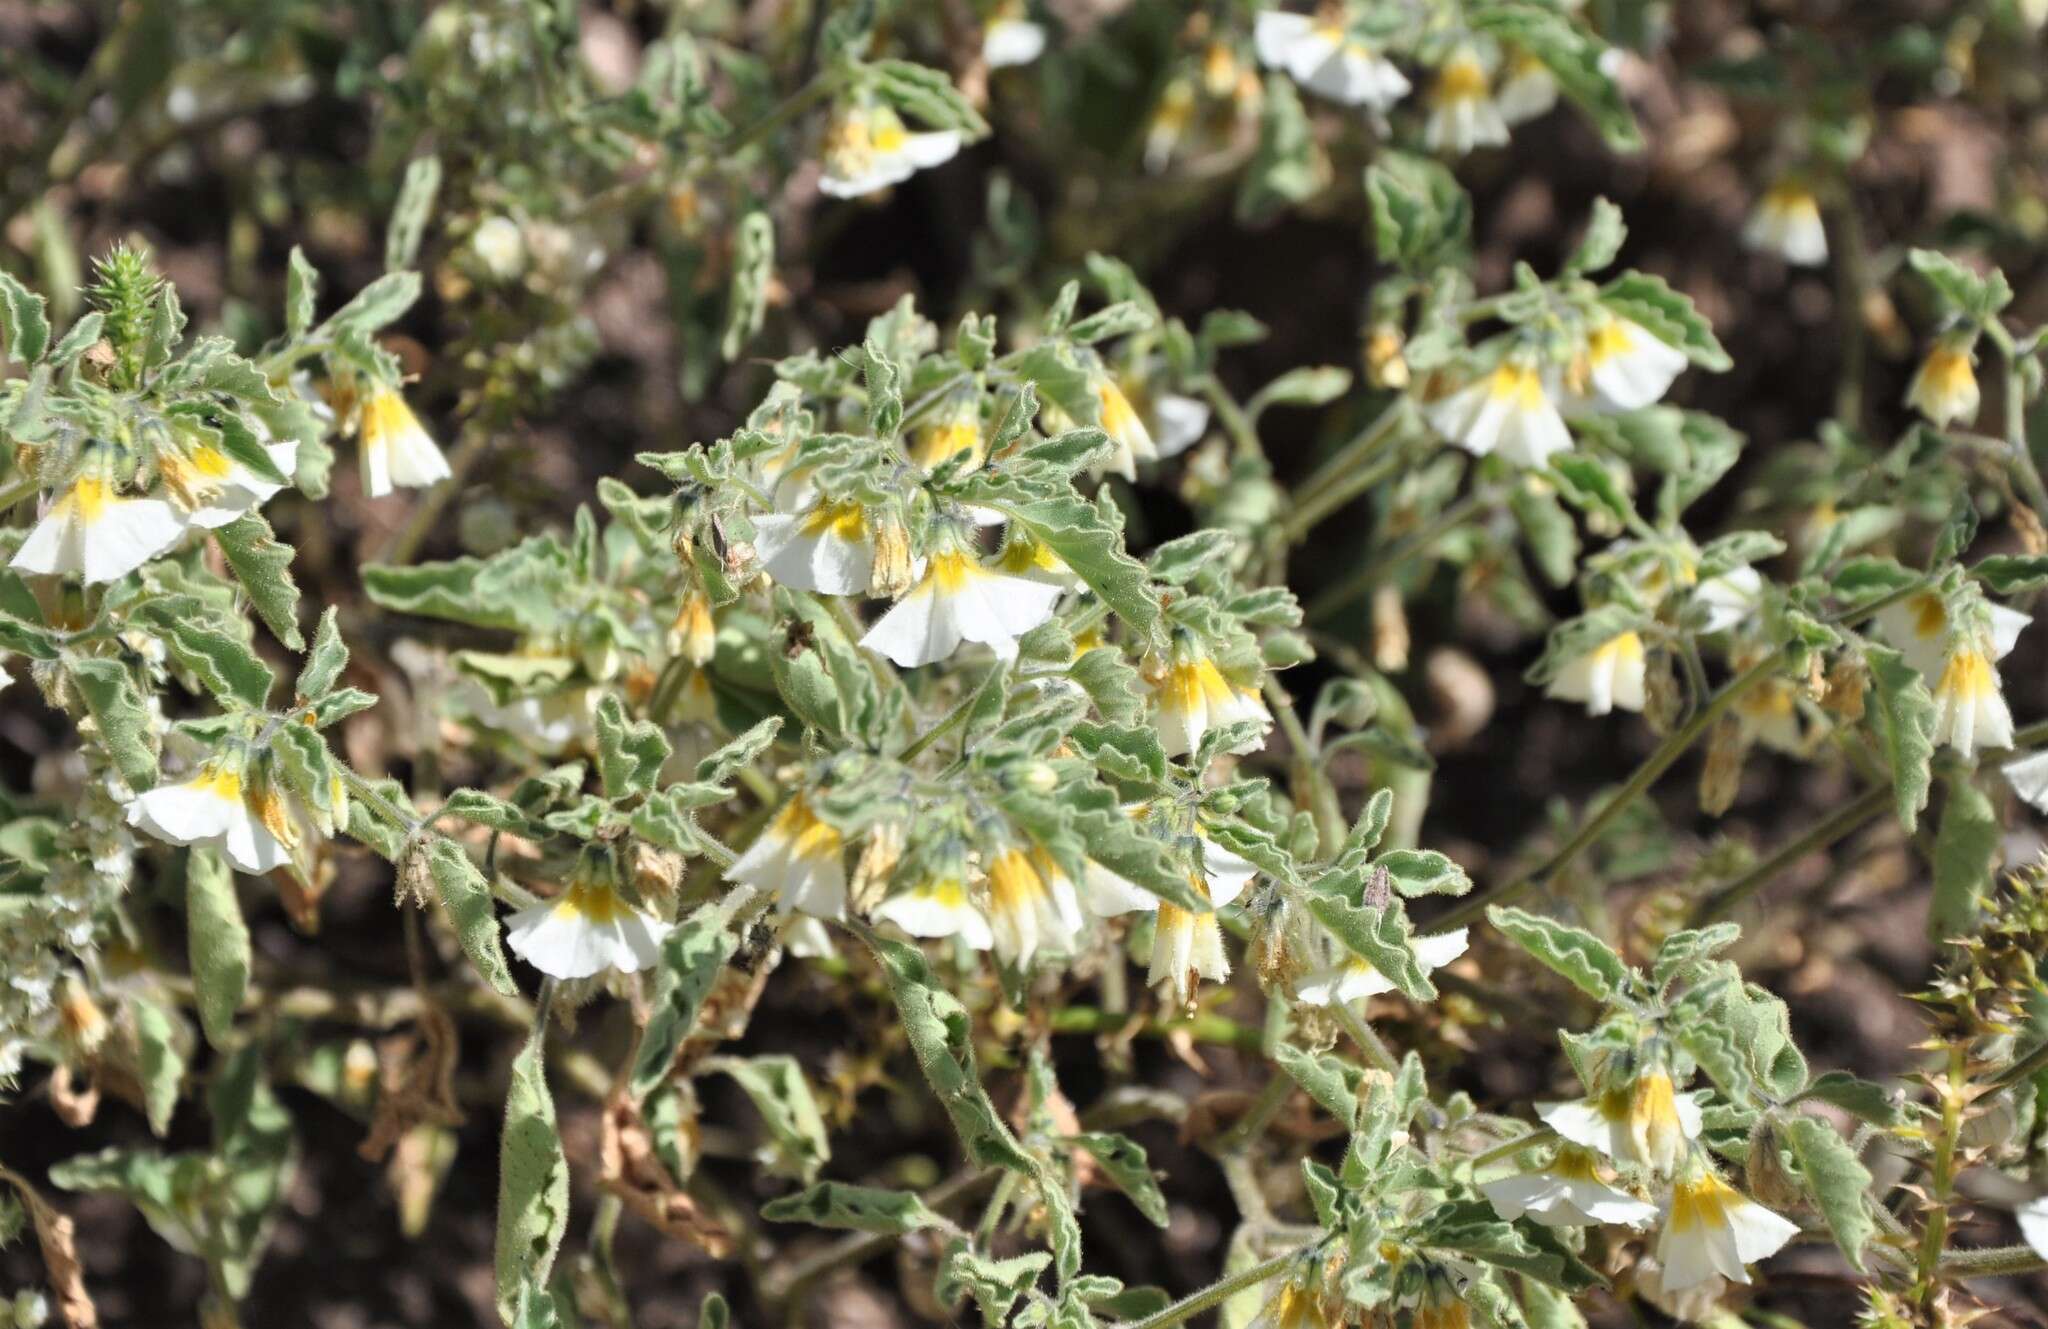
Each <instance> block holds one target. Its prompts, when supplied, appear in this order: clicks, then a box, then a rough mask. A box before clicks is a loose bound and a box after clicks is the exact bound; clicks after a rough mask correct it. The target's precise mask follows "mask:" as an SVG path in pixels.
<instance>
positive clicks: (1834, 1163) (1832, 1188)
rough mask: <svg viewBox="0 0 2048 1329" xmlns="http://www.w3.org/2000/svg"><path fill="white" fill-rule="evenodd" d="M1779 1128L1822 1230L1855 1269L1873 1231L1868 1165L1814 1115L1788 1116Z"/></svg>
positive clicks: (1875, 1230)
mask: <svg viewBox="0 0 2048 1329" xmlns="http://www.w3.org/2000/svg"><path fill="white" fill-rule="evenodd" d="M1784 1127H1785V1144H1786V1145H1787V1147H1788V1148H1789V1149H1790V1150H1791V1153H1792V1159H1793V1162H1794V1163H1795V1164H1796V1166H1797V1167H1798V1169H1799V1174H1800V1177H1801V1178H1802V1179H1803V1180H1804V1181H1805V1183H1806V1188H1807V1190H1808V1191H1809V1192H1811V1193H1812V1195H1813V1198H1814V1202H1815V1204H1816V1205H1817V1206H1818V1207H1819V1209H1820V1213H1821V1217H1822V1218H1824V1219H1826V1220H1827V1225H1828V1231H1830V1232H1832V1233H1834V1235H1835V1244H1836V1245H1837V1246H1839V1247H1841V1248H1842V1254H1843V1255H1845V1256H1847V1257H1848V1260H1849V1264H1850V1265H1851V1266H1852V1267H1853V1268H1855V1269H1856V1270H1858V1271H1859V1272H1860V1271H1861V1270H1862V1268H1863V1247H1864V1245H1865V1244H1866V1243H1868V1242H1869V1240H1870V1239H1871V1238H1872V1237H1873V1236H1875V1235H1876V1234H1877V1222H1876V1220H1875V1219H1873V1218H1872V1217H1871V1216H1870V1202H1869V1191H1870V1180H1871V1178H1870V1169H1868V1168H1866V1167H1864V1166H1863V1164H1862V1162H1861V1161H1860V1160H1859V1159H1858V1158H1857V1157H1856V1151H1855V1150H1854V1149H1852V1148H1850V1147H1849V1142H1848V1141H1847V1140H1844V1139H1843V1138H1842V1137H1841V1135H1840V1134H1838V1133H1837V1132H1836V1131H1835V1128H1834V1127H1832V1126H1830V1125H1828V1124H1827V1123H1826V1122H1824V1121H1821V1120H1819V1119H1818V1118H1815V1117H1805V1116H1799V1117H1792V1118H1790V1119H1788V1120H1787V1121H1785V1123H1784Z"/></svg>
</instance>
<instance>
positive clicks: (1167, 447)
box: [1151, 392, 1209, 458]
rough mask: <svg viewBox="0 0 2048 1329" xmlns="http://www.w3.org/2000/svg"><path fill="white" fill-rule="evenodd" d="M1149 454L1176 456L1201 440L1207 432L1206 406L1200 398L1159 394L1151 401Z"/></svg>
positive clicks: (1207, 414) (1178, 394) (1207, 415)
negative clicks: (1151, 443) (1151, 427)
mask: <svg viewBox="0 0 2048 1329" xmlns="http://www.w3.org/2000/svg"><path fill="white" fill-rule="evenodd" d="M1152 423H1153V425H1154V426H1156V427H1155V428H1154V429H1153V430H1152V431H1151V432H1152V440H1153V451H1155V452H1157V453H1158V454H1159V456H1160V457H1162V458H1165V457H1178V456H1179V455H1180V454H1181V453H1183V452H1186V451H1187V450H1188V449H1189V448H1191V447H1193V446H1195V444H1197V443H1199V442H1201V441H1202V435H1204V434H1206V433H1208V432H1209V403H1207V402H1205V401H1203V400H1202V399H1201V398H1200V397H1189V396H1186V395H1184V394H1182V393H1178V392H1162V393H1160V394H1159V395H1158V396H1157V397H1156V398H1154V399H1153V402H1152Z"/></svg>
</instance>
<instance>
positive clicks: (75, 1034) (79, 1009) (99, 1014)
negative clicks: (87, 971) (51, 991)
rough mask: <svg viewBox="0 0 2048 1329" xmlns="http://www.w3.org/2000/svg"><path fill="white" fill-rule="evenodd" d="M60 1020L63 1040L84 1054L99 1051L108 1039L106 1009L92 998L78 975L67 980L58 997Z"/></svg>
mask: <svg viewBox="0 0 2048 1329" xmlns="http://www.w3.org/2000/svg"><path fill="white" fill-rule="evenodd" d="M57 1020H58V1023H59V1025H60V1027H61V1028H62V1029H63V1031H64V1041H65V1042H66V1043H68V1044H70V1045H71V1046H72V1047H74V1048H76V1049H77V1050H78V1051H79V1053H80V1054H81V1055H83V1056H88V1057H89V1056H91V1055H92V1054H93V1053H95V1052H97V1051H99V1046H100V1044H102V1043H104V1042H106V1040H107V1013H106V1012H105V1011H103V1010H101V1009H100V1006H99V1003H98V1002H96V1001H94V1000H93V999H92V993H90V992H88V991H86V988H85V984H83V983H81V982H79V981H78V980H77V979H75V978H67V979H65V980H64V990H63V993H62V994H61V995H60V996H59V997H58V999H57Z"/></svg>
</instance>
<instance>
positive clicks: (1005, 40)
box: [981, 0, 1045, 69]
mask: <svg viewBox="0 0 2048 1329" xmlns="http://www.w3.org/2000/svg"><path fill="white" fill-rule="evenodd" d="M1043 54H1045V28H1044V27H1043V26H1042V25H1041V24H1037V23H1033V22H1032V21H1031V20H1030V19H1029V18H1028V17H1026V16H1025V11H1024V6H1023V5H1022V4H1021V3H1018V2H1017V0H1002V3H1000V4H998V5H997V6H996V7H995V12H993V13H991V14H990V15H989V16H988V20H987V22H986V23H984V24H983V25H982V29H981V58H982V59H983V60H985V61H986V62H987V63H988V67H989V68H990V69H1009V68H1013V67H1015V66H1017V65H1028V64H1030V63H1031V62H1032V61H1033V60H1036V59H1037V58H1038V57H1039V56H1041V55H1043Z"/></svg>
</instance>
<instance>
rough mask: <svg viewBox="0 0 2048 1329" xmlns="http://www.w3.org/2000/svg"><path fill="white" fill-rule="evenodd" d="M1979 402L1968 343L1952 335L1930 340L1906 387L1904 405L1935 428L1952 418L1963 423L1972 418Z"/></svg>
mask: <svg viewBox="0 0 2048 1329" xmlns="http://www.w3.org/2000/svg"><path fill="white" fill-rule="evenodd" d="M1981 401H1982V398H1981V394H1980V393H1979V392H1978V390H1977V369H1976V366H1975V364H1974V363H1973V361H1972V358H1971V354H1970V346H1969V342H1968V341H1967V340H1964V339H1958V338H1953V337H1944V338H1942V339H1941V340H1940V341H1938V342H1936V343H1934V345H1933V347H1931V348H1930V349H1929V350H1928V352H1927V358H1926V359H1925V360H1922V361H1921V362H1920V368H1919V369H1918V370H1917V371H1915V373H1914V374H1913V383H1912V386H1910V387H1909V388H1908V389H1907V390H1906V405H1908V406H1910V407H1912V408H1913V409H1914V410H1916V411H1918V412H1920V414H1922V415H1924V416H1926V417H1927V418H1928V420H1929V421H1931V422H1932V423H1933V424H1934V426H1935V428H1937V429H1945V428H1947V427H1948V425H1949V424H1950V423H1951V422H1952V421H1956V420H1961V421H1963V422H1964V423H1965V424H1967V423H1969V422H1970V421H1972V420H1974V419H1976V418H1977V408H1978V406H1979V405H1980V404H1981Z"/></svg>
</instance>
